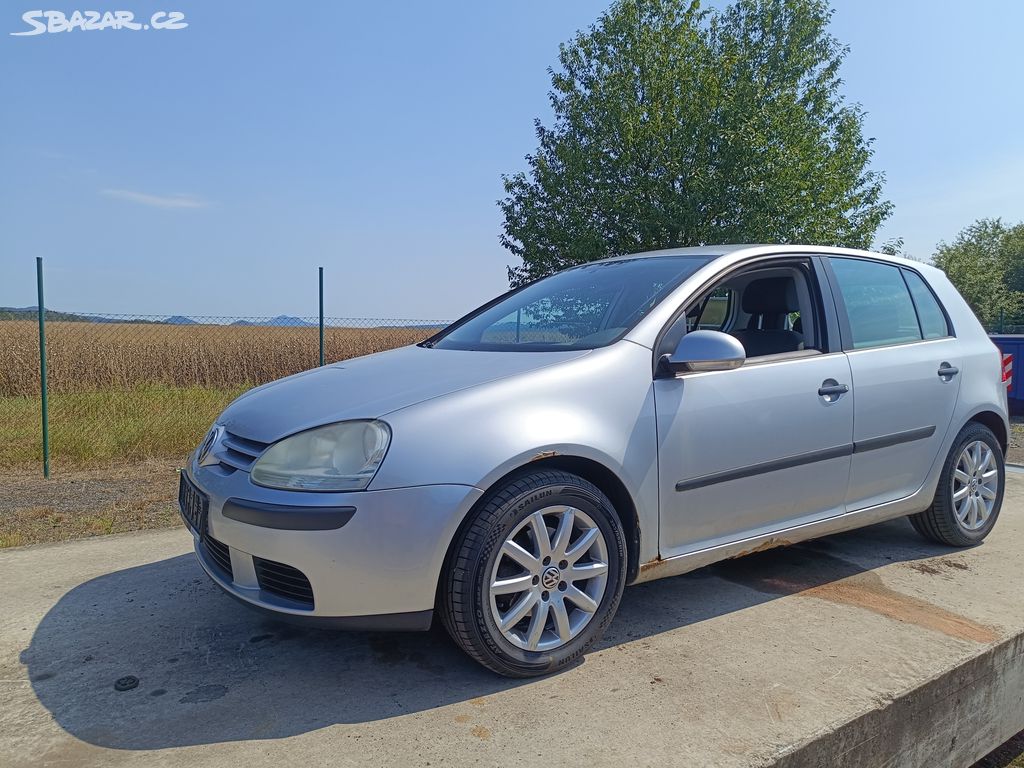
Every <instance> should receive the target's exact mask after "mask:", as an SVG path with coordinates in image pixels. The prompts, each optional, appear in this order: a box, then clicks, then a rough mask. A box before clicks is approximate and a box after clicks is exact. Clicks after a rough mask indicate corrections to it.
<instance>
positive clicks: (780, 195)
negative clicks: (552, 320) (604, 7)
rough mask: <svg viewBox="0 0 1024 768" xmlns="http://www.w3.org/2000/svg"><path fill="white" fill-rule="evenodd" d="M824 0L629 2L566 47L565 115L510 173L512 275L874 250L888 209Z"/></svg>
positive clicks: (555, 88) (555, 94) (554, 76)
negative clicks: (777, 246)
mask: <svg viewBox="0 0 1024 768" xmlns="http://www.w3.org/2000/svg"><path fill="white" fill-rule="evenodd" d="M831 15H832V12H831V10H830V9H829V7H828V5H827V3H826V2H825V1H824V0H738V2H736V3H735V4H734V5H731V6H729V7H727V8H726V9H724V10H721V11H708V10H704V9H702V8H701V7H700V4H699V2H686V1H685V0H620V1H619V2H617V3H615V4H614V5H613V6H612V7H611V8H610V9H609V10H608V11H607V12H606V13H604V14H603V15H602V16H601V17H600V18H599V19H598V21H597V23H595V24H594V25H593V26H591V27H590V28H589V30H587V31H586V32H581V33H579V34H577V36H576V37H575V39H574V40H572V41H571V42H569V43H567V44H563V45H562V46H561V47H560V49H559V64H560V67H559V68H558V69H557V70H555V69H552V70H549V72H550V75H551V86H552V89H551V92H550V94H549V98H550V101H551V106H552V108H553V110H554V115H555V117H554V123H553V124H552V126H551V127H546V126H544V125H543V124H541V122H540V121H539V120H538V121H535V126H536V133H537V140H538V143H539V146H538V148H537V150H536V151H535V152H534V153H533V154H531V155H528V156H527V158H526V160H527V163H528V168H529V170H528V173H522V172H520V173H516V174H513V175H507V176H504V177H503V179H504V183H505V192H506V195H507V196H506V197H505V198H504V199H502V200H501V201H499V205H500V207H501V209H502V212H503V213H504V232H503V234H502V236H501V242H502V244H503V245H504V246H505V247H506V248H508V249H509V251H511V252H512V253H513V254H514V255H515V256H518V257H519V258H521V259H522V261H523V264H522V266H517V267H510V268H509V280H510V282H511V283H512V284H513V285H516V284H519V283H521V282H524V281H526V280H530V279H533V278H535V277H539V276H542V275H545V274H549V273H551V272H554V271H557V270H559V269H562V268H564V267H567V266H571V265H573V264H579V263H583V262H587V261H592V260H594V259H599V258H604V257H606V256H610V255H614V254H620V253H629V252H635V251H640V250H647V249H652V248H667V247H676V246H684V245H700V244H705V243H739V242H796V241H805V242H814V243H821V244H843V245H849V246H859V247H868V246H869V245H870V244H871V242H872V240H873V237H874V234H875V231H876V230H877V229H878V226H879V225H880V224H881V222H882V221H883V220H884V219H885V218H886V217H887V216H888V215H889V213H890V211H891V207H892V206H891V203H889V202H888V201H886V200H883V199H882V181H883V177H882V175H881V174H880V173H878V172H876V171H871V170H869V169H868V162H869V160H870V158H871V155H872V150H871V141H872V140H871V139H866V138H864V136H863V135H862V122H863V112H862V110H861V109H860V107H859V106H856V105H850V104H846V103H845V102H844V99H843V97H842V95H841V94H840V91H839V89H840V85H841V80H840V79H839V74H838V71H839V65H840V63H841V62H842V59H843V57H844V56H845V54H846V50H847V49H846V48H844V47H843V46H842V45H841V44H840V43H839V42H838V41H837V40H836V39H835V38H834V37H833V36H832V35H830V34H829V33H828V24H829V20H830V18H831Z"/></svg>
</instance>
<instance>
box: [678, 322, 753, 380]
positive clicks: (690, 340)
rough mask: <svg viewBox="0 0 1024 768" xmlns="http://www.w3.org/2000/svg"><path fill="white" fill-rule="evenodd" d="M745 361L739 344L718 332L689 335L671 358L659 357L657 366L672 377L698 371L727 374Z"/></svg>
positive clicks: (683, 339)
mask: <svg viewBox="0 0 1024 768" xmlns="http://www.w3.org/2000/svg"><path fill="white" fill-rule="evenodd" d="M746 359H747V353H746V352H745V351H744V349H743V345H742V344H740V342H739V341H738V340H737V339H735V338H733V337H732V336H730V335H729V334H727V333H722V332H721V331H690V332H689V333H687V334H686V335H685V336H683V338H682V339H681V340H680V342H679V346H678V347H676V351H675V352H673V353H672V354H671V355H662V356H661V361H660V362H661V366H662V368H663V369H665V370H667V371H671V372H672V374H673V375H674V374H677V373H691V372H693V373H696V372H698V371H729V370H732V369H733V368H739V367H740V366H741V365H743V361H744V360H746Z"/></svg>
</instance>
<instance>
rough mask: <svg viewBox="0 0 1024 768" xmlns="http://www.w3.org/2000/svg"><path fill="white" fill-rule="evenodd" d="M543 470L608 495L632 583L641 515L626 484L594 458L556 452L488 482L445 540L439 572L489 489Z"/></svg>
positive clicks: (637, 559) (637, 561)
mask: <svg viewBox="0 0 1024 768" xmlns="http://www.w3.org/2000/svg"><path fill="white" fill-rule="evenodd" d="M544 469H559V470H562V471H563V472H570V473H572V474H574V475H577V476H578V477H581V478H583V479H584V480H586V481H588V482H591V483H593V484H594V485H596V486H597V487H598V489H599V490H600V491H601V492H602V493H603V494H604V495H605V496H607V497H608V499H609V501H611V503H612V506H613V507H615V511H616V512H618V514H619V522H620V523H622V532H623V534H624V536H625V539H626V584H627V585H628V584H632V583H633V581H634V580H635V579H636V577H637V575H638V574H639V572H640V518H639V511H638V510H637V506H636V502H635V501H634V500H633V497H632V495H631V494H630V492H629V490H628V489H627V488H626V485H625V483H623V482H622V480H621V479H620V478H619V476H618V475H617V474H616V473H615V472H614V471H613V470H611V469H610V468H608V467H607V466H605V465H604V464H602V463H601V462H599V461H596V460H595V459H591V458H586V457H583V456H576V455H572V454H556V455H553V456H544V457H541V458H536V459H533V460H532V461H527V462H525V463H523V464H519V465H518V466H516V467H514V468H513V469H511V470H509V471H507V472H506V473H505V474H503V475H502V476H501V477H498V478H497V479H495V480H494V481H492V482H491V483H489V484H488V485H487V487H486V488H484V489H483V490H484V492H483V494H481V496H480V498H479V499H477V501H476V503H474V504H473V506H472V507H471V508H470V509H469V511H468V512H467V513H466V516H465V517H464V518H463V519H462V522H461V523H460V524H459V527H458V529H457V530H456V532H455V535H454V536H452V539H451V541H450V542H448V550H447V552H446V553H445V557H444V563H445V567H444V568H442V574H443V573H444V571H445V570H446V568H447V563H448V562H449V560H450V559H451V557H452V554H453V552H454V550H455V547H456V546H457V544H458V542H459V541H460V540H461V539H462V532H463V530H464V529H465V528H466V526H468V525H470V523H471V522H472V520H473V518H474V516H475V514H476V511H477V509H479V508H480V507H481V506H482V505H483V504H486V503H487V499H488V498H489V497H490V495H491V492H492V491H494V490H495V489H496V488H500V487H501V486H502V485H504V484H505V483H507V482H508V481H509V480H510V479H512V478H513V477H515V476H516V475H522V474H525V473H527V472H533V471H539V470H544ZM442 581H443V578H439V579H438V590H439V591H440V589H441V587H442V586H443V585H442V584H441V582H442Z"/></svg>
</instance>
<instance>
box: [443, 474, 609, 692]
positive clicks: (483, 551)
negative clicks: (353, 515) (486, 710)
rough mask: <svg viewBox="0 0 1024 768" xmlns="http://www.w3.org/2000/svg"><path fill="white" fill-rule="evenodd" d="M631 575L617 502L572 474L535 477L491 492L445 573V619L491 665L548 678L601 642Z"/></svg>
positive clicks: (522, 477)
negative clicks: (612, 501) (550, 674)
mask: <svg viewBox="0 0 1024 768" xmlns="http://www.w3.org/2000/svg"><path fill="white" fill-rule="evenodd" d="M625 576H626V548H625V538H624V536H623V533H622V526H621V524H620V522H619V518H618V516H617V514H616V512H615V509H614V508H613V507H612V504H611V502H610V501H609V500H608V498H607V497H606V496H605V495H604V494H603V493H601V491H600V490H599V489H598V488H597V487H596V486H594V485H593V484H592V483H589V482H588V481H586V480H584V479H582V478H580V477H578V476H576V475H573V474H570V473H568V472H561V471H540V472H531V473H529V474H523V475H520V476H518V477H515V478H513V479H512V480H510V481H509V482H508V483H506V484H505V485H504V486H503V487H501V488H499V489H497V490H495V491H494V492H492V493H491V494H490V496H489V497H488V498H487V500H486V501H485V502H484V503H483V504H482V506H481V507H480V508H479V509H478V510H477V511H476V513H475V515H474V517H473V518H472V519H471V520H470V521H468V524H467V525H466V526H465V527H464V529H463V530H462V532H461V534H460V536H459V538H458V540H457V541H456V542H455V545H454V547H453V551H452V553H451V555H450V557H449V560H448V563H447V565H446V568H445V573H444V575H443V581H442V585H441V589H442V594H441V599H440V603H441V618H442V621H443V622H444V624H445V627H446V628H447V629H448V632H449V634H451V636H452V638H454V640H455V641H456V642H457V643H458V644H459V645H460V646H461V647H462V648H463V650H465V651H466V653H468V654H469V655H470V656H472V657H473V658H474V659H476V660H477V661H479V662H480V663H481V664H483V665H484V666H486V667H488V668H490V669H492V670H494V671H495V672H498V673H499V674H502V675H507V676H509V677H531V676H534V675H542V674H546V673H548V672H552V671H554V670H556V669H559V668H561V667H563V666H565V665H566V664H569V663H571V662H572V661H574V660H575V659H577V658H579V657H580V656H581V655H582V654H583V653H584V652H585V651H586V650H587V649H588V648H589V647H590V646H591V645H592V644H593V643H594V641H596V640H597V639H598V638H599V637H600V635H601V633H602V632H603V631H604V629H605V627H607V625H608V624H609V623H610V622H611V620H612V617H613V616H614V615H615V611H616V609H617V608H618V604H619V599H620V597H621V596H622V589H623V585H624V583H625Z"/></svg>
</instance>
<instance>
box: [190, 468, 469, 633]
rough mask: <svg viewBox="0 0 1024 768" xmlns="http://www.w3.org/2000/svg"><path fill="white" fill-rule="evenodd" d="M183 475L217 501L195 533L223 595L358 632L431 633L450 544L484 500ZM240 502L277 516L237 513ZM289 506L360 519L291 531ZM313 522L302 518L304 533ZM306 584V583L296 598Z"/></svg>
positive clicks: (445, 489)
mask: <svg viewBox="0 0 1024 768" xmlns="http://www.w3.org/2000/svg"><path fill="white" fill-rule="evenodd" d="M182 472H184V473H185V474H186V475H187V477H188V479H189V480H191V481H192V483H194V484H195V485H196V486H197V487H198V488H199V489H200V490H201V491H202V492H203V493H205V494H206V495H207V496H208V497H209V513H208V518H207V524H206V531H205V535H204V536H199V535H197V534H195V533H193V535H194V537H195V548H196V555H197V557H198V558H199V562H200V564H201V565H202V566H203V569H204V570H205V571H206V572H207V574H209V576H210V578H211V579H213V581H214V582H215V583H217V584H218V585H219V586H220V587H221V588H222V589H223V590H224V591H225V592H227V593H228V594H230V595H231V596H232V597H235V598H237V599H239V600H241V601H242V602H244V603H247V604H248V605H251V606H253V607H256V608H260V609H263V610H265V611H270V612H272V613H274V614H275V615H277V616H279V617H281V618H285V619H293V620H305V621H307V622H309V623H314V624H324V625H330V626H340V627H349V628H358V629H371V628H373V629H376V628H389V629H390V628H394V629H425V628H426V627H427V626H429V624H430V615H431V614H430V612H431V611H432V609H433V606H434V599H435V594H436V589H437V581H438V578H439V576H440V573H441V568H442V566H443V563H444V557H445V554H446V552H447V549H448V545H449V543H450V542H451V540H452V538H453V537H454V535H455V532H456V530H457V528H458V526H459V524H460V523H461V522H462V520H463V518H464V517H465V515H466V513H467V512H468V511H469V509H470V508H471V507H472V505H473V504H474V503H475V502H476V501H477V499H479V498H480V495H481V493H482V491H481V490H480V489H478V488H474V487H472V486H465V485H424V486H416V487H412V488H396V489H389V490H379V491H361V492H358V493H307V492H300V491H279V490H273V489H269V488H262V487H260V486H257V485H255V484H253V483H252V482H250V480H249V475H248V473H246V472H242V471H235V472H231V473H226V472H224V470H222V469H220V468H218V467H212V468H211V467H199V466H197V465H196V464H195V463H194V462H192V463H191V465H190V466H189V467H188V468H187V469H183V470H182ZM229 500H235V503H234V504H232V503H228V502H229ZM239 500H240V501H241V502H242V504H247V505H248V506H249V507H256V508H264V509H266V510H270V511H271V512H276V514H272V515H270V517H267V516H263V517H260V516H256V517H252V516H247V515H239V514H238V506H239V505H238V501H239ZM289 507H299V508H311V509H313V510H324V509H328V508H329V509H332V510H337V509H346V510H349V509H351V508H352V507H354V508H355V511H354V512H351V513H346V514H345V515H343V516H342V517H343V518H346V519H345V522H344V523H343V524H342V525H341V526H340V527H338V528H331V529H326V530H324V529H309V527H308V525H305V527H306V529H305V530H287V529H284V528H282V527H281V525H282V520H283V519H284V518H283V517H282V514H281V512H282V511H284V512H285V513H286V512H287V509H288V508H289ZM239 517H243V518H246V519H245V520H241V519H237V518H239ZM309 517H310V516H309V515H305V516H303V515H301V514H300V515H297V518H296V519H297V521H298V522H299V523H300V525H298V526H297V527H299V528H302V527H304V526H303V525H302V524H301V523H302V520H305V521H308V520H309ZM254 521H255V522H262V523H267V522H269V523H270V524H272V525H273V526H274V527H267V526H266V525H258V524H254ZM293 569H294V571H293ZM295 571H297V572H298V573H297V574H296V573H295ZM300 577H304V579H305V580H308V585H307V584H305V583H304V582H303V583H302V587H301V589H299V590H297V591H293V590H292V589H291V586H292V585H293V584H299V583H300V582H301V581H302V579H301V578H300ZM281 585H284V587H283V589H282V588H280V587H281ZM308 593H311V594H310V597H309V598H305V599H295V596H296V595H297V594H301V595H307V594H308Z"/></svg>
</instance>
